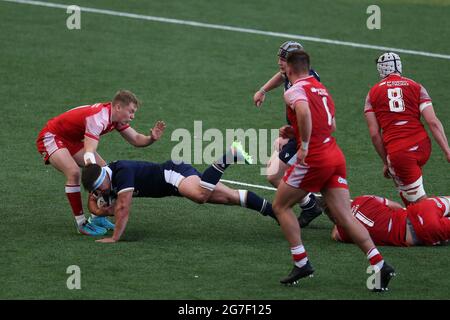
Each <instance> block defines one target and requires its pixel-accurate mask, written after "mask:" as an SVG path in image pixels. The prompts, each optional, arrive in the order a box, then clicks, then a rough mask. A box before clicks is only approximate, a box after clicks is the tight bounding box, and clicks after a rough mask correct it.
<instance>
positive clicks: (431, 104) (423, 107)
mask: <svg viewBox="0 0 450 320" xmlns="http://www.w3.org/2000/svg"><path fill="white" fill-rule="evenodd" d="M431 106H433V103H432V102H431V101H426V102H422V103H421V104H420V106H419V110H420V112H423V110H425V109H426V108H428V107H431Z"/></svg>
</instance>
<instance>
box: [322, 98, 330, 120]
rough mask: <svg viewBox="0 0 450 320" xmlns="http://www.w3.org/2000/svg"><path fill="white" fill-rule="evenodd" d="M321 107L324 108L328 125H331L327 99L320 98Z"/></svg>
mask: <svg viewBox="0 0 450 320" xmlns="http://www.w3.org/2000/svg"><path fill="white" fill-rule="evenodd" d="M322 101H323V106H324V107H325V111H326V113H327V117H328V125H329V126H331V125H332V121H333V118H332V117H331V113H330V108H328V103H327V97H322Z"/></svg>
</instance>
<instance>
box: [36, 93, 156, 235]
mask: <svg viewBox="0 0 450 320" xmlns="http://www.w3.org/2000/svg"><path fill="white" fill-rule="evenodd" d="M138 107H139V101H138V99H137V98H136V96H135V95H134V94H133V93H132V92H130V91H127V90H121V91H119V92H117V93H116V95H115V96H114V98H113V100H112V102H107V103H96V104H94V105H86V106H81V107H77V108H74V109H71V110H69V111H67V112H64V113H63V114H61V115H59V116H57V117H55V118H52V119H50V120H49V121H48V122H47V124H46V125H45V127H44V128H43V129H42V130H41V132H40V133H39V136H38V138H37V140H36V145H37V149H38V151H39V152H40V153H41V154H42V156H43V159H44V162H45V164H51V165H52V166H53V167H55V168H56V169H57V170H58V171H61V172H62V173H63V174H64V175H65V176H66V179H67V180H66V185H65V191H66V196H67V199H68V200H69V204H70V207H71V208H72V213H73V215H74V217H75V221H76V225H77V228H78V231H79V232H80V233H82V234H86V235H93V236H94V235H101V234H105V233H106V229H113V228H114V225H113V224H112V223H111V222H109V221H108V220H107V219H106V218H104V217H95V216H92V217H91V219H90V221H86V218H85V216H84V213H83V204H82V201H81V192H80V191H81V190H80V169H79V167H83V166H84V165H85V164H89V163H98V164H100V165H102V166H103V165H106V163H105V161H104V160H103V159H102V158H101V157H100V155H99V154H98V153H97V152H96V150H97V146H98V143H99V140H100V136H101V135H103V134H106V133H108V132H110V131H112V130H114V129H115V130H117V131H119V132H120V134H121V135H122V137H123V138H124V139H125V140H126V141H128V142H129V143H130V144H132V145H134V146H136V147H145V146H148V145H150V144H152V143H153V142H155V141H156V140H158V139H159V138H160V137H161V135H162V134H163V131H164V129H165V124H164V122H162V121H158V122H157V123H156V124H155V126H154V127H153V129H152V130H151V131H150V134H149V135H143V134H141V133H138V132H136V131H135V130H134V129H133V128H131V127H130V125H129V123H130V121H131V120H133V119H134V115H135V112H136V110H137V108H138Z"/></svg>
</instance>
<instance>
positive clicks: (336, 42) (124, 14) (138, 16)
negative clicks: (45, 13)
mask: <svg viewBox="0 0 450 320" xmlns="http://www.w3.org/2000/svg"><path fill="white" fill-rule="evenodd" d="M1 1H4V2H12V3H20V4H29V5H35V6H42V7H49V8H58V9H67V7H68V5H65V4H60V3H52V2H43V1H32V0H1ZM80 9H81V11H84V12H90V13H98V14H105V15H110V16H118V17H126V18H131V19H139V20H147V21H156V22H163V23H172V24H180V25H188V26H191V27H198V28H208V29H218V30H224V31H234V32H241V33H250V34H258V35H263V36H270V37H278V38H286V39H294V40H303V41H311V42H318V43H326V44H332V45H338V46H347V47H354V48H362V49H373V50H379V51H394V52H397V53H406V54H410V55H416V56H424V57H429V58H439V59H446V60H450V55H448V54H441V53H433V52H425V51H416V50H409V49H401V48H393V47H385V46H376V45H371V44H364V43H356V42H349V41H340V40H332V39H324V38H319V37H310V36H304V35H298V34H289V33H282V32H272V31H263V30H257V29H249V28H239V27H232V26H226V25H220V24H211V23H203V22H196V21H190V20H179V19H170V18H164V17H156V16H148V15H142V14H135V13H127V12H119V11H113V10H106V9H96V8H89V7H80Z"/></svg>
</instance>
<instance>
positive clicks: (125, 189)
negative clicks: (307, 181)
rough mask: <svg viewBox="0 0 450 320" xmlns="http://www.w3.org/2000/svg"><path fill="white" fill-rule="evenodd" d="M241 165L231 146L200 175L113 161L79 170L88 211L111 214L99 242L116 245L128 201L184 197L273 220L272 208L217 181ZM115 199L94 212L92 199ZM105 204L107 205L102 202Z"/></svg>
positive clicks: (176, 166) (183, 167)
mask: <svg viewBox="0 0 450 320" xmlns="http://www.w3.org/2000/svg"><path fill="white" fill-rule="evenodd" d="M241 161H245V162H246V163H251V162H252V160H251V157H250V156H249V155H248V154H246V153H245V152H244V151H243V149H242V145H241V144H240V143H233V145H232V146H231V148H230V150H229V151H228V153H227V154H225V155H224V156H223V157H222V158H221V159H219V161H216V162H215V163H214V164H212V165H211V166H210V167H208V168H207V169H206V170H205V171H204V172H203V173H200V172H198V171H197V170H196V169H195V168H194V167H192V166H191V165H189V164H185V163H183V162H181V163H175V162H173V161H172V160H169V161H167V162H164V163H161V164H159V163H152V162H144V161H115V162H113V163H110V164H109V165H108V166H106V167H101V166H99V165H97V164H90V165H87V166H86V167H85V168H84V169H83V173H82V181H83V186H84V187H85V189H86V190H88V191H89V192H90V193H91V194H92V196H91V197H90V200H89V209H90V210H91V211H92V212H96V213H97V214H99V215H104V214H105V215H111V214H114V216H115V218H116V228H115V229H114V234H113V236H112V237H111V238H104V239H101V240H98V241H99V242H116V241H119V240H120V238H121V236H122V234H123V232H124V231H125V227H126V225H127V222H128V217H129V214H130V207H131V201H132V197H133V196H135V197H146V198H162V197H170V196H178V197H185V198H188V199H190V200H192V201H194V202H197V203H200V204H203V203H206V202H208V203H216V204H225V205H240V206H242V207H246V208H249V209H252V210H256V211H258V212H260V213H261V214H262V215H268V216H270V217H272V218H274V219H275V220H276V218H275V215H274V214H273V211H272V205H271V204H270V203H269V202H268V201H267V200H265V199H262V198H260V197H259V196H257V195H256V194H255V193H253V192H251V191H247V190H234V189H231V188H228V187H227V186H225V185H224V184H222V183H220V182H219V180H220V178H221V177H222V174H223V173H224V171H225V170H226V169H227V167H228V166H229V164H231V163H236V162H241ZM95 196H97V197H100V196H101V197H103V198H110V197H112V198H116V201H115V204H114V205H112V206H109V207H106V208H98V206H97V200H96V197H95ZM106 202H109V201H106Z"/></svg>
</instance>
